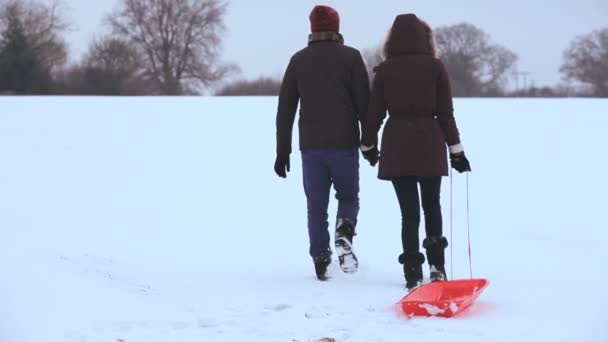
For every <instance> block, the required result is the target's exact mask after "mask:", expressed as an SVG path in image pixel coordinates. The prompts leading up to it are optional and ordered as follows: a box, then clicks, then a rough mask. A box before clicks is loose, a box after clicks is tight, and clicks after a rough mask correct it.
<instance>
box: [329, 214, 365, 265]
mask: <svg viewBox="0 0 608 342" xmlns="http://www.w3.org/2000/svg"><path fill="white" fill-rule="evenodd" d="M355 235H357V234H356V233H355V224H354V223H353V221H351V220H349V219H338V222H337V224H336V237H335V244H336V253H337V254H338V260H339V261H340V268H341V269H342V271H343V272H344V273H355V272H357V270H358V269H359V261H358V260H357V255H355V251H354V250H353V237H354V236H355Z"/></svg>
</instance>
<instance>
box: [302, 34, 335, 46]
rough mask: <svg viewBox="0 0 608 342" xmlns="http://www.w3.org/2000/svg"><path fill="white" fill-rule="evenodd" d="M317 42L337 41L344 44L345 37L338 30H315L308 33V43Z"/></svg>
mask: <svg viewBox="0 0 608 342" xmlns="http://www.w3.org/2000/svg"><path fill="white" fill-rule="evenodd" d="M317 42H336V43H340V44H344V37H343V36H342V35H341V34H340V33H336V32H313V33H311V34H309V35H308V45H310V44H313V43H317Z"/></svg>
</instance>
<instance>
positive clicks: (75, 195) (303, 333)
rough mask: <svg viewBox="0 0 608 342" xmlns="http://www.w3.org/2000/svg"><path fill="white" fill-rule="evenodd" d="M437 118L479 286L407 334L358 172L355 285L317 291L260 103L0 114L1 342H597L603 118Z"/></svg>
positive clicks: (395, 231)
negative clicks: (465, 166)
mask: <svg viewBox="0 0 608 342" xmlns="http://www.w3.org/2000/svg"><path fill="white" fill-rule="evenodd" d="M455 106H456V117H457V121H458V124H459V127H460V130H461V134H462V139H463V143H464V145H465V149H466V151H467V154H468V156H469V158H470V160H471V164H472V168H473V172H472V173H471V174H470V178H469V181H470V205H471V217H470V219H471V234H472V235H471V238H472V246H473V249H472V252H473V275H474V276H476V277H485V278H488V279H489V280H490V281H491V284H490V286H489V287H488V288H487V289H486V290H485V292H484V293H483V294H482V295H481V296H480V297H479V299H478V300H477V302H476V303H475V305H474V306H473V307H471V308H470V310H469V311H467V312H465V313H463V314H462V315H461V316H458V317H456V318H452V319H443V318H413V319H408V318H406V317H404V316H403V315H401V314H400V313H399V311H398V310H397V309H396V306H395V303H396V302H397V301H398V300H399V299H400V298H401V297H402V296H403V295H404V290H403V287H402V286H403V276H402V270H401V268H400V265H399V264H398V263H397V261H396V260H397V255H398V254H399V253H400V241H399V239H400V233H399V229H400V217H399V211H398V206H397V202H396V199H395V197H394V194H393V190H392V187H391V186H390V184H389V183H386V182H382V181H379V180H377V179H376V177H375V172H376V170H375V169H372V168H371V167H369V165H368V164H366V163H365V162H364V161H363V160H362V162H361V187H362V189H361V215H360V224H359V227H358V236H357V237H356V238H355V247H356V249H357V251H358V255H359V259H360V262H361V268H360V271H359V273H358V274H356V275H351V276H347V275H344V274H341V273H340V271H339V269H338V267H337V266H336V265H334V269H333V274H334V278H333V279H332V280H331V281H329V282H326V283H322V282H319V281H317V280H316V279H315V277H314V271H313V267H312V263H311V261H310V259H309V257H308V237H307V232H306V211H305V201H304V195H303V190H302V186H301V184H302V179H301V177H302V175H301V170H300V157H299V155H298V154H297V153H296V154H294V155H293V156H292V172H291V173H290V174H289V177H288V178H287V179H286V180H282V179H279V178H277V177H276V176H275V174H274V172H273V170H272V166H273V162H274V150H275V145H274V137H275V130H274V116H275V109H276V99H275V98H241V99H231V98H196V97H191V98H86V97H84V98H61V97H57V98H44V97H33V98H28V97H23V98H12V97H0V272H1V277H0V341H1V342H21V341H24V342H54V341H57V342H59V341H69V342H116V341H124V342H191V341H192V342H194V341H197V342H200V341H318V340H319V339H320V338H323V337H333V338H335V339H336V341H366V342H369V341H415V342H425V341H442V342H445V341H454V342H455V341H466V342H474V341H484V342H485V341H494V342H496V341H520V342H527V341H534V342H536V341H573V342H579V341H590V342H591V341H593V342H605V341H608V318H607V316H606V306H607V305H608V295H607V294H606V292H605V287H606V281H608V275H607V274H608V272H606V266H605V263H606V260H607V257H608V252H607V250H608V248H606V244H607V239H608V224H607V223H606V209H607V208H608V206H607V203H608V200H607V198H606V195H607V194H608V184H607V181H606V175H605V171H606V168H607V166H608V162H607V156H608V141H607V140H606V136H607V135H606V129H607V127H608V100H582V99H579V100H577V99H569V100H518V99H511V100H508V99H504V100H503V99H500V100H496V99H466V100H465V99H457V100H456V101H455ZM295 139H297V134H296V135H295ZM294 149H295V150H296V151H297V147H295V145H294ZM453 182H454V194H453V195H454V221H453V222H454V231H453V234H454V239H453V240H452V241H451V247H453V248H454V249H453V254H454V258H453V260H452V261H453V263H454V269H452V270H450V269H448V273H450V272H451V271H453V273H454V277H455V278H466V277H468V276H469V267H468V258H467V251H466V246H467V234H466V233H467V231H466V210H465V209H466V206H465V199H466V177H465V176H464V175H461V174H455V175H454V178H453ZM443 184H444V188H443V192H442V193H443V210H444V220H445V233H446V235H448V236H449V195H450V187H449V178H445V181H444V183H443ZM330 209H331V210H332V212H331V213H332V215H331V216H333V213H334V210H335V201H334V202H332V205H331V208H330ZM330 224H331V225H332V226H333V220H332V222H331V223H330ZM449 259H450V258H449V252H448V260H449ZM449 264H450V261H448V267H449ZM425 272H426V268H425Z"/></svg>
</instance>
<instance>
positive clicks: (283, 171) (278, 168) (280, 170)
mask: <svg viewBox="0 0 608 342" xmlns="http://www.w3.org/2000/svg"><path fill="white" fill-rule="evenodd" d="M274 172H275V173H276V174H277V176H279V177H281V178H287V172H289V154H287V155H284V154H278V155H277V159H276V161H275V162H274Z"/></svg>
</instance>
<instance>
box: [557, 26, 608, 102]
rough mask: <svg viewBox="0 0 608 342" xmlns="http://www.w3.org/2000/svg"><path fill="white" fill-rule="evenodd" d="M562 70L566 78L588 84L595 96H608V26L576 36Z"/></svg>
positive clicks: (566, 52)
mask: <svg viewBox="0 0 608 342" xmlns="http://www.w3.org/2000/svg"><path fill="white" fill-rule="evenodd" d="M560 72H561V73H562V77H563V78H564V79H565V80H569V81H572V80H574V81H578V82H581V83H585V84H588V85H589V86H590V87H591V90H592V93H593V94H594V95H595V96H601V97H608V28H605V29H602V30H596V31H593V32H591V33H589V34H587V35H584V36H580V37H577V38H575V39H574V41H573V42H572V43H571V44H570V47H569V48H568V49H567V50H566V51H565V52H564V63H563V64H562V66H561V68H560Z"/></svg>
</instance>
